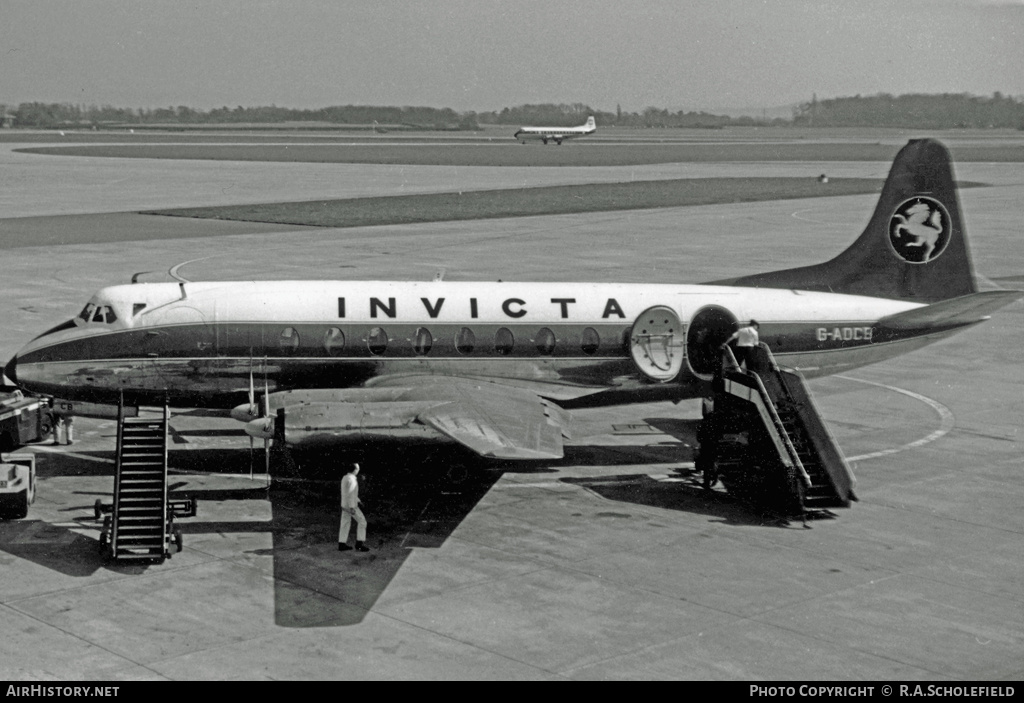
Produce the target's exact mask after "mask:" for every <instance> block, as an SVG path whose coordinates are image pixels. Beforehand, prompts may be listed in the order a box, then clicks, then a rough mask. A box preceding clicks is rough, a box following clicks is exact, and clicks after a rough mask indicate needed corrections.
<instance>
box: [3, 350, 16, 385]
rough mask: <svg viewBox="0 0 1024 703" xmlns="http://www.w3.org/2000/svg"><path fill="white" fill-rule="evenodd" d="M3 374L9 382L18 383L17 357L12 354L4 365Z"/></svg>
mask: <svg viewBox="0 0 1024 703" xmlns="http://www.w3.org/2000/svg"><path fill="white" fill-rule="evenodd" d="M4 376H6V377H7V378H9V379H10V380H11V383H13V384H14V385H18V357H16V356H12V357H11V360H10V361H8V362H7V366H5V367H4Z"/></svg>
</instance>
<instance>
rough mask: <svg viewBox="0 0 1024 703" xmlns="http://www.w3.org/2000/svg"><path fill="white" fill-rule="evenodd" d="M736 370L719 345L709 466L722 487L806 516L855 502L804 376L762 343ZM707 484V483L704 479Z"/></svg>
mask: <svg viewBox="0 0 1024 703" xmlns="http://www.w3.org/2000/svg"><path fill="white" fill-rule="evenodd" d="M746 365H747V368H741V367H740V366H739V365H738V364H737V363H736V359H735V356H733V354H732V351H731V350H730V349H729V348H728V347H727V348H726V349H725V350H723V356H722V363H721V366H720V368H719V371H718V373H717V374H716V376H715V379H714V381H713V388H714V395H713V408H714V410H713V413H712V414H713V415H714V417H713V418H712V419H711V420H710V421H708V420H707V418H706V419H705V421H708V422H710V426H711V427H713V428H714V435H715V436H714V438H713V440H712V441H714V442H716V443H717V446H716V451H715V455H716V456H715V459H716V460H715V462H714V469H713V470H714V471H715V473H716V477H717V478H720V479H721V480H722V483H723V485H725V486H726V488H727V490H729V491H730V492H734V493H736V494H738V495H739V496H740V497H742V498H744V499H747V500H750V501H752V502H756V503H759V504H762V505H766V506H769V507H772V508H774V509H775V510H777V511H780V512H783V513H785V514H787V515H800V516H803V517H806V516H808V515H813V514H816V513H817V514H822V513H823V511H826V510H827V509H828V508H834V507H849V505H850V502H851V501H853V500H856V499H857V498H856V495H855V493H854V485H855V479H854V477H853V472H852V471H851V470H850V467H849V465H848V464H847V462H846V459H845V457H844V456H843V453H842V451H841V450H840V449H839V446H838V445H837V444H836V441H835V438H834V437H833V436H832V433H831V432H830V431H829V429H828V427H827V425H826V424H825V422H824V420H823V419H822V417H821V414H820V413H819V412H818V409H817V407H816V405H815V404H814V400H813V398H812V396H811V393H810V390H809V389H808V388H807V384H806V382H805V380H804V378H803V376H802V375H801V374H800V373H799V372H798V371H796V370H792V369H786V368H782V367H779V366H778V364H777V363H776V361H775V358H774V356H773V355H772V353H771V350H770V349H769V348H768V346H767V345H766V344H763V343H762V344H760V345H759V346H758V347H756V348H755V349H754V350H753V351H752V353H751V354H750V356H749V357H748V359H747V362H746ZM706 483H707V481H706Z"/></svg>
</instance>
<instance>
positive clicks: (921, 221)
mask: <svg viewBox="0 0 1024 703" xmlns="http://www.w3.org/2000/svg"><path fill="white" fill-rule="evenodd" d="M949 222H950V219H949V213H948V212H946V208H945V207H943V205H942V203H940V202H939V201H938V200H935V199H933V198H926V197H916V198H910V199H909V200H905V201H903V202H902V203H901V204H900V205H899V207H897V208H896V211H895V212H894V213H893V215H892V218H891V219H890V220H889V243H890V244H891V245H892V249H893V252H895V254H896V255H897V256H898V257H900V258H901V259H903V260H904V261H906V262H907V263H910V264H927V263H928V262H930V261H934V260H935V259H937V258H938V257H939V255H941V254H942V252H943V251H944V250H945V249H946V245H947V244H948V243H949V235H950V227H949Z"/></svg>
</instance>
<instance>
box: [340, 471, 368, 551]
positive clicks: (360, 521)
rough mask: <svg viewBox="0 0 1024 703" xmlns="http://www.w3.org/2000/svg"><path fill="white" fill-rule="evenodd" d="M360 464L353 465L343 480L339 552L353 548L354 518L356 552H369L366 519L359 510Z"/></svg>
mask: <svg viewBox="0 0 1024 703" xmlns="http://www.w3.org/2000/svg"><path fill="white" fill-rule="evenodd" d="M358 475H359V464H353V465H352V468H351V469H350V470H349V472H348V473H347V474H345V475H344V476H343V477H342V479H341V526H340V527H339V528H338V551H339V552H344V551H347V550H349V549H352V547H350V546H348V533H349V529H350V528H351V527H352V518H355V521H356V550H358V551H360V552H368V551H370V548H369V547H367V546H366V544H365V542H366V518H365V517H363V511H362V510H360V509H359V503H360V502H361V501H360V500H359V480H358V479H357V478H356V477H357V476H358Z"/></svg>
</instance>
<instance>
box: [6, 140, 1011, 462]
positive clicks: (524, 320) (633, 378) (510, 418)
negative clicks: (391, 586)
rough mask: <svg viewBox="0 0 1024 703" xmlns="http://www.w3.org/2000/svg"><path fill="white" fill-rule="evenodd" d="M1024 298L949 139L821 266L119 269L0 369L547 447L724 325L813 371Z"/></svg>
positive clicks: (655, 389)
mask: <svg viewBox="0 0 1024 703" xmlns="http://www.w3.org/2000/svg"><path fill="white" fill-rule="evenodd" d="M1022 295H1024V292H1021V291H1005V290H992V291H984V292H979V290H978V287H977V285H976V282H975V278H974V274H973V270H972V264H971V260H970V255H969V252H968V245H967V238H966V233H965V231H964V227H963V223H962V221H961V215H960V205H959V202H958V198H957V195H956V187H955V184H954V180H953V173H952V167H951V165H950V160H949V154H948V152H947V151H946V149H945V147H944V146H942V145H941V144H939V143H938V142H936V141H932V140H915V141H912V142H910V143H909V144H908V145H907V146H905V147H904V148H903V149H902V150H901V152H900V153H899V155H898V156H897V157H896V160H895V162H894V164H893V166H892V169H891V171H890V174H889V177H888V179H887V181H886V183H885V186H884V188H883V191H882V194H881V196H880V199H879V201H878V205H877V207H876V210H875V212H874V215H873V216H872V218H871V220H870V221H869V223H868V225H867V228H866V229H865V230H864V232H863V234H862V235H861V236H860V237H859V238H858V239H857V240H856V241H855V242H854V243H853V244H852V245H851V246H850V247H849V248H848V249H846V250H845V251H844V252H842V253H841V254H839V255H838V256H837V257H835V258H834V259H832V260H830V261H827V262H826V263H823V264H818V265H814V266H807V267H802V268H794V269H788V270H783V271H775V272H771V273H764V274H759V275H752V276H744V277H741V278H735V279H730V280H720V281H715V282H713V283H710V284H703V285H683V284H679V285H666V284H658V285H653V284H644V283H512V282H483V283H462V282H444V281H435V282H421V283H420V282H392V281H263V282H260V281H256V282H184V283H150V284H146V283H138V284H132V285H118V286H112V287H109V288H104V289H102V290H100V291H99V292H98V293H96V294H95V295H94V296H93V297H92V298H91V299H90V300H89V301H88V303H87V304H86V305H85V307H84V309H83V310H82V311H81V313H80V314H79V315H78V316H77V317H75V318H73V319H70V320H68V321H67V322H64V323H63V324H60V325H58V326H56V327H54V328H53V329H51V330H48V331H47V332H44V333H43V334H42V335H40V336H39V337H37V338H35V339H34V340H32V341H31V342H29V343H28V344H27V345H26V346H25V348H24V349H22V350H21V351H20V352H18V354H17V355H16V357H15V358H14V359H12V360H11V361H10V362H9V363H8V364H7V368H6V373H7V376H8V377H9V378H11V379H12V380H15V381H16V382H17V383H18V384H19V385H20V386H21V387H22V388H24V389H26V390H28V391H32V392H35V393H39V394H44V395H51V396H55V397H58V398H64V399H69V400H80V401H87V402H92V403H117V402H118V401H119V399H121V398H123V400H124V402H125V403H126V404H132V405H140V404H141V405H162V404H163V403H164V402H165V400H166V401H168V402H169V403H170V404H171V405H173V406H176V407H181V406H196V407H198V406H205V407H220V408H224V409H228V408H232V407H235V406H236V405H238V407H235V409H234V410H233V415H234V416H235V417H236V418H238V419H240V420H244V421H246V422H247V423H248V424H247V426H246V429H247V431H248V433H249V434H250V435H251V436H255V437H264V438H266V437H269V436H271V435H274V436H275V437H279V438H281V437H283V439H284V440H285V442H286V444H287V445H289V446H308V445H322V444H331V443H335V444H337V443H343V442H353V441H363V440H365V439H367V438H380V437H383V438H393V439H412V440H416V441H423V440H428V439H429V440H444V441H449V442H450V441H454V442H458V443H461V444H462V445H465V446H466V447H468V448H469V449H471V450H473V451H475V452H477V453H478V454H480V455H482V456H485V457H495V458H502V459H554V458H558V457H561V456H562V454H563V449H562V447H563V437H566V436H568V434H569V431H570V423H571V415H570V412H571V410H572V409H574V408H578V407H584V406H600V405H611V404H624V403H630V402H642V401H649V400H657V399H682V398H700V397H707V396H708V395H709V394H710V388H711V381H712V377H713V374H714V372H715V368H716V363H719V361H718V360H719V359H720V352H719V351H718V350H719V346H720V345H721V344H722V342H723V341H724V340H726V339H727V338H728V337H729V336H730V335H731V334H732V332H733V331H734V329H735V328H736V323H737V321H742V320H747V319H749V318H756V319H757V320H758V321H760V323H761V340H762V341H764V342H766V343H767V344H768V345H769V346H770V348H771V350H772V352H773V353H774V355H775V357H776V359H777V360H778V363H779V365H780V366H785V367H789V368H792V369H796V370H798V371H800V372H801V373H802V374H803V375H804V376H806V377H815V376H824V375H827V374H833V373H838V372H843V371H847V370H848V369H851V368H854V367H857V366H862V365H865V364H870V363H874V362H878V361H881V360H883V359H888V358H890V357H893V356H896V355H898V354H903V353H905V352H909V351H913V350H915V349H918V348H920V347H922V346H924V345H926V344H930V343H932V342H934V341H936V340H939V339H942V338H944V337H947V336H949V335H951V334H953V333H955V332H957V331H959V330H962V329H964V328H967V327H970V326H972V325H974V324H977V323H979V322H981V321H983V320H985V319H987V317H986V316H987V315H988V314H989V313H991V312H992V311H993V310H995V309H997V308H1000V307H1002V306H1004V305H1006V304H1008V303H1010V302H1011V301H1013V300H1016V299H1017V298H1019V297H1021V296H1022ZM967 373H969V371H968V372H967ZM254 379H255V382H254ZM254 386H255V387H256V388H257V389H258V390H263V389H264V388H265V389H266V390H265V392H264V397H263V398H262V399H261V400H259V401H254V400H253V390H252V389H253V387H254ZM271 415H273V416H275V417H276V422H277V425H276V427H275V424H274V421H271V420H270V419H269V418H270V416H271ZM265 418H266V419H265Z"/></svg>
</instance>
